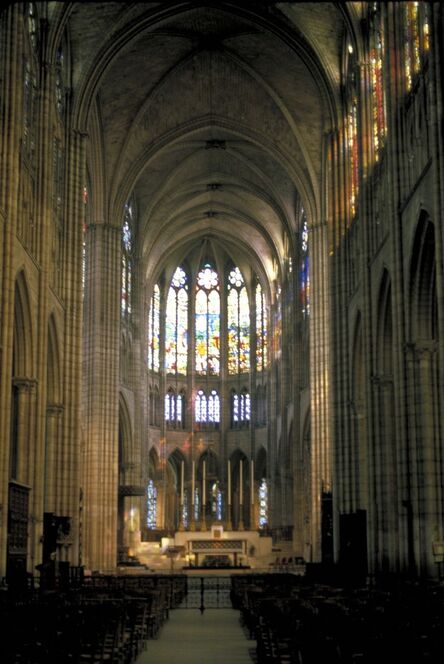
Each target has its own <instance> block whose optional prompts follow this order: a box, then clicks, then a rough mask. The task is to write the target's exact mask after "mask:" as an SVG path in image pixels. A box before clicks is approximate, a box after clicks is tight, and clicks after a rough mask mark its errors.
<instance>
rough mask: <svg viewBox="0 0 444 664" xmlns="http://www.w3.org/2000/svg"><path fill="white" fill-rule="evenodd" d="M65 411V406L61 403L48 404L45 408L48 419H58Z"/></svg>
mask: <svg viewBox="0 0 444 664" xmlns="http://www.w3.org/2000/svg"><path fill="white" fill-rule="evenodd" d="M64 410H65V406H64V405H63V404H62V403H48V405H47V406H46V414H47V415H49V416H50V417H58V416H59V415H61V414H62V413H63V411H64Z"/></svg>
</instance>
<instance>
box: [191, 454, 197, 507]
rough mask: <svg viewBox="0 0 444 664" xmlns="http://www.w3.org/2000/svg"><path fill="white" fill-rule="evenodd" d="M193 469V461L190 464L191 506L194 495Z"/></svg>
mask: <svg viewBox="0 0 444 664" xmlns="http://www.w3.org/2000/svg"><path fill="white" fill-rule="evenodd" d="M195 472H196V470H195V467H194V461H193V462H192V464H191V504H192V505H194V494H195V487H194V483H195Z"/></svg>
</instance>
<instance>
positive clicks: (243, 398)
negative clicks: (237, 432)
mask: <svg viewBox="0 0 444 664" xmlns="http://www.w3.org/2000/svg"><path fill="white" fill-rule="evenodd" d="M250 417H251V400H250V394H249V392H248V390H247V389H246V388H244V389H243V390H242V391H241V393H240V394H238V393H237V392H236V391H235V390H233V392H232V393H231V423H232V427H234V428H236V427H245V426H248V425H249V423H250Z"/></svg>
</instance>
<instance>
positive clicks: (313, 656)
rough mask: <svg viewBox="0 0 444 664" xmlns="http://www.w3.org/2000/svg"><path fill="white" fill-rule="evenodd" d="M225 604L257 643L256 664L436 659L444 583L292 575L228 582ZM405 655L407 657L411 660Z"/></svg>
mask: <svg viewBox="0 0 444 664" xmlns="http://www.w3.org/2000/svg"><path fill="white" fill-rule="evenodd" d="M232 601H233V605H234V606H235V607H237V608H239V609H240V611H241V615H242V621H243V623H244V625H245V626H246V628H247V629H248V631H249V633H250V637H251V638H255V639H256V642H257V662H258V664H268V663H273V664H274V663H276V664H277V663H278V662H279V663H286V662H296V663H297V664H312V663H313V664H314V663H317V662H320V661H328V662H329V663H331V664H355V663H357V662H359V664H370V663H372V664H374V662H376V661H378V660H379V659H382V658H383V657H385V658H386V659H389V661H398V660H399V661H402V660H403V659H404V660H409V661H415V662H416V663H417V664H419V663H423V662H424V663H427V664H438V662H441V661H442V650H443V646H444V636H443V634H444V587H443V586H441V585H427V587H426V586H424V585H422V586H420V585H418V584H416V585H412V584H408V583H407V584H405V585H404V586H403V587H398V588H397V591H396V592H394V591H393V589H392V590H390V591H388V590H381V589H378V588H373V589H370V588H360V589H359V588H357V589H350V588H348V589H345V588H343V587H342V588H341V587H333V586H327V585H325V584H319V583H313V582H310V581H309V580H307V579H304V578H302V577H298V576H295V575H292V574H288V575H285V574H284V575H283V574H265V575H263V576H262V577H261V576H260V575H249V576H244V577H243V578H238V577H234V578H233V580H232ZM412 657H413V660H412Z"/></svg>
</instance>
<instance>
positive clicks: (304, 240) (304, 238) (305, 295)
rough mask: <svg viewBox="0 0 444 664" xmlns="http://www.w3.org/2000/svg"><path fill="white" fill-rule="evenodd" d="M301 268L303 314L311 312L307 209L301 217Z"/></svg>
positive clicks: (300, 288) (300, 283) (300, 287)
mask: <svg viewBox="0 0 444 664" xmlns="http://www.w3.org/2000/svg"><path fill="white" fill-rule="evenodd" d="M300 246H301V263H300V265H301V269H300V273H299V299H300V305H301V311H302V315H303V316H304V317H305V316H308V314H309V313H310V271H309V267H310V264H309V257H308V222H307V215H306V214H305V211H303V212H302V217H301V245H300Z"/></svg>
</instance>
